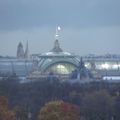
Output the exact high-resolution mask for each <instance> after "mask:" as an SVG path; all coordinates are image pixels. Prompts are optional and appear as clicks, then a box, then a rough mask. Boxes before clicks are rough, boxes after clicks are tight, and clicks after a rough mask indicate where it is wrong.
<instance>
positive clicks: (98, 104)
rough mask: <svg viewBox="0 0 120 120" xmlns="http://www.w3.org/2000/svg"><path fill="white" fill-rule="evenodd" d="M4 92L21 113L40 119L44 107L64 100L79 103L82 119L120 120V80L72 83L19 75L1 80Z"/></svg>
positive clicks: (19, 115) (0, 91)
mask: <svg viewBox="0 0 120 120" xmlns="http://www.w3.org/2000/svg"><path fill="white" fill-rule="evenodd" d="M0 96H5V97H7V98H8V100H9V106H10V108H11V109H13V110H14V111H15V112H16V116H17V117H22V118H21V119H22V120H24V119H25V120H27V118H28V113H31V116H32V120H36V119H37V117H38V114H39V111H40V110H41V108H42V107H43V106H44V105H45V104H46V103H48V102H50V101H59V100H62V101H64V102H67V103H71V104H74V105H77V106H79V108H80V116H81V118H80V119H81V120H111V119H114V120H120V114H119V111H120V83H107V82H103V81H101V82H90V83H81V84H80V83H79V84H78V83H70V82H61V81H59V80H58V79H56V78H54V79H44V80H38V81H31V82H28V83H24V84H23V83H19V79H18V78H17V77H15V78H13V77H9V78H7V79H4V80H1V81H0Z"/></svg>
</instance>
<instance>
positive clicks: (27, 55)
mask: <svg viewBox="0 0 120 120" xmlns="http://www.w3.org/2000/svg"><path fill="white" fill-rule="evenodd" d="M24 57H25V59H28V58H29V47H28V41H27V43H26V49H25V54H24Z"/></svg>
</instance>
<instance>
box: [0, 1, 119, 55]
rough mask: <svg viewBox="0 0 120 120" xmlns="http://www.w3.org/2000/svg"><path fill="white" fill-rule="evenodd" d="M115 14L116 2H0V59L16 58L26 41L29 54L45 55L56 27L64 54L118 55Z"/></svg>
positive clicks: (117, 32)
mask: <svg viewBox="0 0 120 120" xmlns="http://www.w3.org/2000/svg"><path fill="white" fill-rule="evenodd" d="M119 11H120V1H119V0H115V1H113V0H71V1H69V0H66V1H64V0H50V1H47V0H20V1H16V0H0V55H3V56H5V55H12V56H16V50H17V45H18V43H19V42H20V41H21V42H23V45H24V47H25V44H26V41H27V40H28V42H29V49H30V54H32V53H42V52H47V51H49V50H50V49H51V48H52V47H53V42H54V35H55V29H56V26H57V25H59V26H60V27H61V31H60V40H59V41H60V44H61V47H62V48H63V50H65V51H69V52H72V53H75V54H78V55H86V54H89V53H94V54H106V53H113V54H114V53H115V54H119V51H120V46H119V45H120V14H119Z"/></svg>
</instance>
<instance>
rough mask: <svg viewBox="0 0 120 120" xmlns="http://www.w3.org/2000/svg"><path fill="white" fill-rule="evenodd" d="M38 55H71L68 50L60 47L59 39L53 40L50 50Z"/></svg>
mask: <svg viewBox="0 0 120 120" xmlns="http://www.w3.org/2000/svg"><path fill="white" fill-rule="evenodd" d="M40 56H46V57H50V56H56V57H65V56H68V57H70V56H73V55H72V54H71V53H69V52H65V51H63V50H62V48H61V47H60V44H59V41H58V40H55V42H54V46H53V48H52V50H50V51H49V52H46V53H43V54H42V55H40Z"/></svg>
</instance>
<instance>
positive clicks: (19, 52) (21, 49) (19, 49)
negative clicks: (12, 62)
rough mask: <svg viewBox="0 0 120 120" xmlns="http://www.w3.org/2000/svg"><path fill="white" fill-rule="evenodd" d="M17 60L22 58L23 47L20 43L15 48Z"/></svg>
mask: <svg viewBox="0 0 120 120" xmlns="http://www.w3.org/2000/svg"><path fill="white" fill-rule="evenodd" d="M17 58H19V59H23V58H24V49H23V45H22V43H21V42H20V43H19V44H18V47H17Z"/></svg>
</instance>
